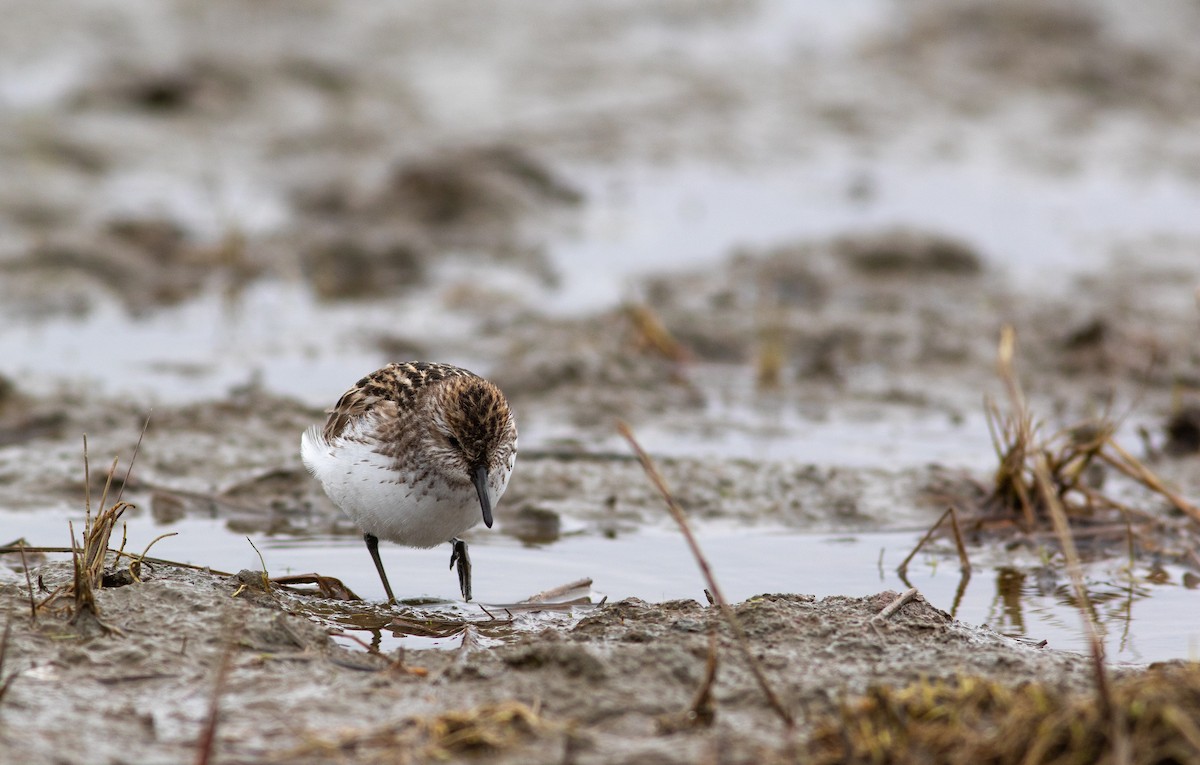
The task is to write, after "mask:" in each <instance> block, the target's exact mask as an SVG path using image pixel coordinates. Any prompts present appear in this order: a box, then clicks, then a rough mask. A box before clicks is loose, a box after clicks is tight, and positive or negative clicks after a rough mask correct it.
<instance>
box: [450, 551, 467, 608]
mask: <svg viewBox="0 0 1200 765" xmlns="http://www.w3.org/2000/svg"><path fill="white" fill-rule="evenodd" d="M450 544H452V545H454V551H453V552H451V553H450V568H454V566H455V564H457V565H458V587H459V589H460V590H462V596H463V600H470V599H471V556H469V555H467V543H466V542H464V541H462V540H461V539H451V540H450Z"/></svg>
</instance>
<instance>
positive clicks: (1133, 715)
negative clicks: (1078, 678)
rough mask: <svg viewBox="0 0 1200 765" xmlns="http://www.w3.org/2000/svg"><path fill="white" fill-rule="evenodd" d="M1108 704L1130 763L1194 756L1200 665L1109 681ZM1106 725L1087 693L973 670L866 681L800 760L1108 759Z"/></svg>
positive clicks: (905, 764) (1114, 753)
mask: <svg viewBox="0 0 1200 765" xmlns="http://www.w3.org/2000/svg"><path fill="white" fill-rule="evenodd" d="M1112 696H1113V708H1114V712H1115V715H1116V716H1117V718H1118V720H1117V721H1118V722H1119V728H1120V729H1121V730H1122V731H1124V732H1126V734H1127V735H1128V739H1129V747H1130V749H1129V751H1131V752H1132V753H1133V754H1132V759H1131V761H1132V762H1134V763H1139V764H1140V763H1160V762H1196V761H1197V759H1198V755H1197V753H1198V752H1200V724H1198V723H1197V722H1196V721H1197V720H1200V667H1197V666H1196V665H1194V664H1175V665H1157V666H1154V667H1151V668H1150V669H1149V670H1147V671H1146V672H1142V673H1138V674H1135V675H1131V676H1129V677H1127V678H1125V679H1123V680H1118V681H1117V682H1115V683H1113V687H1112ZM1114 743H1115V742H1114V739H1113V725H1112V720H1110V719H1109V717H1108V715H1107V711H1106V710H1105V709H1104V708H1103V706H1102V705H1098V704H1097V703H1096V698H1095V696H1094V695H1092V694H1087V693H1072V692H1067V691H1064V690H1062V689H1061V688H1060V687H1057V686H1055V685H1050V684H1045V683H1040V682H1036V683H1026V684H1023V685H1019V686H1016V687H1013V686H1012V685H1010V684H1005V683H1001V682H995V681H992V680H987V679H983V678H978V677H970V676H960V677H957V678H954V679H951V680H936V681H931V680H921V681H919V682H916V683H913V684H911V685H907V686H903V687H900V688H888V687H880V688H873V689H871V690H870V691H868V692H867V694H866V695H864V696H862V697H859V698H856V699H853V700H851V701H847V702H844V703H843V704H842V705H841V706H840V708H839V709H838V710H837V711H836V712H834V713H828V714H825V715H822V716H820V717H818V718H817V719H816V720H815V721H814V727H813V735H812V737H811V738H810V739H809V743H808V752H807V759H806V761H807V762H812V763H815V764H816V765H832V763H847V764H848V765H858V764H859V763H862V764H863V765H865V764H866V763H872V765H873V764H874V763H890V764H891V765H909V764H910V763H911V764H912V765H917V764H918V763H919V764H921V765H924V764H925V763H938V762H946V763H968V762H987V763H994V764H995V765H1008V764H1009V763H1011V764H1012V765H1018V764H1022V765H1048V764H1051V763H1053V764H1054V765H1071V764H1078V765H1084V764H1085V763H1086V764H1090V763H1113V762H1116V761H1118V760H1119V759H1120V752H1119V749H1115V748H1114Z"/></svg>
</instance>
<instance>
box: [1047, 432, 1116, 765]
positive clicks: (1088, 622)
mask: <svg viewBox="0 0 1200 765" xmlns="http://www.w3.org/2000/svg"><path fill="white" fill-rule="evenodd" d="M1034 478H1035V480H1036V481H1037V485H1038V489H1039V490H1040V491H1041V494H1042V501H1043V502H1045V503H1046V508H1047V509H1048V510H1049V512H1050V519H1051V521H1052V522H1053V524H1054V530H1055V532H1057V534H1058V538H1059V543H1060V544H1061V545H1062V549H1063V556H1064V557H1065V558H1066V560H1067V572H1068V574H1069V575H1070V577H1071V586H1072V587H1073V588H1074V590H1075V600H1076V603H1077V604H1078V606H1079V615H1080V617H1081V618H1082V619H1083V628H1084V632H1085V634H1086V635H1087V638H1088V644H1089V646H1090V648H1091V654H1092V670H1093V672H1095V675H1096V693H1097V695H1098V696H1099V701H1100V707H1101V709H1103V710H1104V716H1105V719H1107V720H1108V723H1109V735H1110V736H1111V740H1112V748H1113V761H1114V762H1115V763H1117V765H1129V763H1131V762H1132V755H1131V751H1130V747H1129V735H1128V733H1129V732H1128V731H1127V730H1126V729H1125V725H1124V722H1123V721H1122V720H1121V716H1120V710H1119V709H1118V708H1117V705H1116V703H1115V702H1114V701H1113V694H1112V688H1111V686H1110V684H1109V681H1108V670H1107V668H1106V667H1105V665H1104V644H1103V643H1102V642H1101V641H1100V635H1099V632H1098V631H1097V629H1096V622H1095V619H1094V617H1093V615H1092V608H1091V599H1090V598H1089V597H1088V593H1087V588H1086V587H1085V586H1084V583H1083V567H1082V566H1081V565H1080V562H1079V552H1078V551H1077V550H1076V549H1075V540H1074V538H1073V537H1072V536H1071V527H1070V525H1069V523H1068V521H1067V513H1066V511H1065V510H1064V509H1063V506H1062V502H1061V501H1060V500H1059V498H1058V494H1057V493H1056V492H1055V490H1054V485H1053V483H1052V482H1051V480H1050V468H1049V466H1048V465H1047V464H1046V458H1045V456H1044V455H1038V457H1037V459H1036V461H1035V462H1034Z"/></svg>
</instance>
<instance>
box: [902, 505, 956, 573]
mask: <svg viewBox="0 0 1200 765" xmlns="http://www.w3.org/2000/svg"><path fill="white" fill-rule="evenodd" d="M950 510H951V508H949V507H948V508H946V512H944V513H942V516H941V517H940V518H938V519H937V523H935V524H933V525H932V526H930V527H929V531H926V532H925V536H923V537H921V541H920V542H917V546H916V547H914V548H913V549H912V552H910V553H909V554H908V557H907V558H905V559H904V561H903V562H902V563H901V564H900V565H899V566H896V573H897V574H899V575H900V576H904V574H905V573H907V572H908V564H909V562H910V561H912V559H913V558H915V557H916V555H917V553H918V552H920V551H921V548H922V547H923V546H924V545H925V543H926V542H928V541H929V538H930V537H932V536H933V533H934V532H935V531H937V530H938V527H939V526H941V525H942V523H943V522H944V521H945V520H946V517H947V516H948V515H950Z"/></svg>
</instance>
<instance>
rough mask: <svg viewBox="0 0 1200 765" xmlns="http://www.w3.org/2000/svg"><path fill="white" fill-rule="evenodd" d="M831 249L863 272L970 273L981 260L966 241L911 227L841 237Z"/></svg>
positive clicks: (980, 267) (980, 266)
mask: <svg viewBox="0 0 1200 765" xmlns="http://www.w3.org/2000/svg"><path fill="white" fill-rule="evenodd" d="M833 247H834V250H835V251H837V252H838V253H839V254H840V255H841V256H842V257H845V258H847V259H848V260H849V261H850V264H851V265H852V266H853V267H854V268H855V269H857V270H859V271H861V272H862V273H864V274H878V275H890V274H901V273H907V274H913V275H918V274H933V273H942V274H957V275H967V276H974V275H976V274H979V273H980V272H982V271H983V263H982V261H981V259H980V257H979V255H978V254H976V252H975V251H974V250H973V249H972V248H971V247H970V246H968V245H967V244H966V242H963V241H960V240H958V239H953V238H951V237H947V236H942V235H939V234H930V233H926V232H922V231H915V230H912V229H905V228H900V229H893V230H890V231H881V232H878V233H874V234H865V235H857V236H852V237H841V238H839V239H838V240H836V241H835V242H834V243H833Z"/></svg>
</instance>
